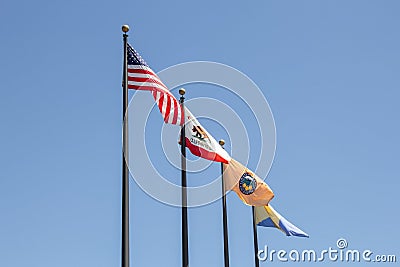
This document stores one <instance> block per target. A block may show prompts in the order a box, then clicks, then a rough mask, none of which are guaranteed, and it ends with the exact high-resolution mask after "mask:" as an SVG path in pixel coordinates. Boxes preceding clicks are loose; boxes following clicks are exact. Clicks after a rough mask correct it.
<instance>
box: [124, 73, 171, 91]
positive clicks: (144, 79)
mask: <svg viewBox="0 0 400 267" xmlns="http://www.w3.org/2000/svg"><path fill="white" fill-rule="evenodd" d="M128 81H132V82H140V83H145V82H147V83H156V84H158V85H161V86H162V87H164V88H165V89H166V90H168V88H167V87H166V86H165V85H164V84H163V83H162V82H161V81H160V80H158V79H153V78H143V77H131V76H129V77H128Z"/></svg>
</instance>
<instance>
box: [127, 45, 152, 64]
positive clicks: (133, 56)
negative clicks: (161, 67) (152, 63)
mask: <svg viewBox="0 0 400 267" xmlns="http://www.w3.org/2000/svg"><path fill="white" fill-rule="evenodd" d="M128 65H143V66H146V67H149V65H147V63H146V61H144V59H143V58H142V57H141V56H140V55H139V53H138V52H136V50H135V49H133V47H132V46H130V45H129V44H128Z"/></svg>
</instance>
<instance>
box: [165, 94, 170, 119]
mask: <svg viewBox="0 0 400 267" xmlns="http://www.w3.org/2000/svg"><path fill="white" fill-rule="evenodd" d="M170 112H171V97H167V106H166V108H165V121H166V122H168V119H169V117H170V115H171V114H170Z"/></svg>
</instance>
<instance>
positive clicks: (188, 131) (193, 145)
mask: <svg viewBox="0 0 400 267" xmlns="http://www.w3.org/2000/svg"><path fill="white" fill-rule="evenodd" d="M185 122H186V123H185V137H186V147H187V148H189V150H190V152H192V154H193V155H196V156H199V157H201V158H204V159H208V160H213V161H218V162H223V163H229V161H230V160H231V157H230V156H229V154H228V153H227V152H226V151H225V150H224V149H223V148H222V147H221V146H220V145H219V144H218V142H217V141H216V140H215V139H214V138H213V137H212V136H211V135H210V134H209V133H208V132H207V131H206V129H204V127H203V126H201V124H200V123H199V122H198V121H197V119H196V118H195V117H194V116H193V114H192V113H191V112H190V111H189V110H188V109H187V108H185Z"/></svg>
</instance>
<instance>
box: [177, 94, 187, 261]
mask: <svg viewBox="0 0 400 267" xmlns="http://www.w3.org/2000/svg"><path fill="white" fill-rule="evenodd" d="M179 94H180V95H181V99H180V103H181V108H182V116H185V114H184V113H185V106H184V101H185V97H184V95H185V89H183V88H181V89H179ZM185 121H186V119H185V120H184V122H185ZM181 153H182V159H181V171H182V173H181V174H182V181H181V186H182V267H188V266H189V250H188V219H187V191H186V137H185V124H183V125H182V128H181Z"/></svg>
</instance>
